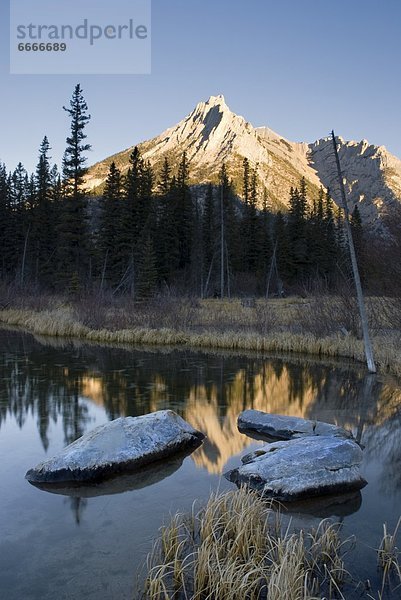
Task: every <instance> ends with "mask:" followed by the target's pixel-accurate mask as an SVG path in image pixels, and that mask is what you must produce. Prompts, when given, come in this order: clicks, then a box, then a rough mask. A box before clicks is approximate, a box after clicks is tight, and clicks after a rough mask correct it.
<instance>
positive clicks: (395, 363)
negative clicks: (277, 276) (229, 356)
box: [0, 297, 401, 375]
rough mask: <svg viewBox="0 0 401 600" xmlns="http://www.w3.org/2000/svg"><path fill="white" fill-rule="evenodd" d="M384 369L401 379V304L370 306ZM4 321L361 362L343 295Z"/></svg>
mask: <svg viewBox="0 0 401 600" xmlns="http://www.w3.org/2000/svg"><path fill="white" fill-rule="evenodd" d="M368 312H369V319H370V328H371V332H372V340H373V347H374V353H375V359H376V362H377V365H378V367H379V369H380V370H381V371H383V372H385V371H387V372H391V373H393V374H395V375H401V343H400V342H401V302H400V301H398V300H394V299H386V298H373V299H369V301H368ZM0 322H2V323H4V324H7V325H12V326H18V327H22V328H23V329H25V330H28V331H31V332H32V333H35V334H40V335H48V336H58V337H74V338H80V339H83V340H88V341H96V342H107V343H118V344H143V345H176V346H189V347H193V348H205V349H207V348H210V349H211V348H221V349H228V350H243V351H259V352H265V353H276V352H285V353H301V354H311V355H316V356H327V357H342V358H349V359H353V360H356V361H360V362H364V351H363V343H362V340H361V336H360V332H359V327H358V314H357V311H356V307H355V305H354V302H353V300H352V299H349V298H342V297H321V298H308V299H301V298H291V299H280V300H269V301H264V300H258V301H256V302H249V303H247V302H243V301H242V302H241V301H240V300H237V299H235V300H225V301H220V300H203V301H198V300H193V299H178V298H171V297H168V298H161V299H157V300H154V301H153V302H149V303H146V304H141V305H138V304H135V303H133V302H130V301H129V300H127V299H124V300H122V299H119V300H114V299H108V300H105V299H103V300H102V301H99V299H98V298H94V297H90V298H82V299H80V300H79V301H75V302H68V303H67V302H65V301H63V300H60V299H57V298H44V299H43V298H42V299H38V298H35V299H29V298H28V299H24V300H23V301H22V300H20V301H15V300H14V301H13V302H9V303H8V306H7V307H6V308H3V310H0Z"/></svg>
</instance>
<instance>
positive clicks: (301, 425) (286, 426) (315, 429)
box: [238, 410, 353, 440]
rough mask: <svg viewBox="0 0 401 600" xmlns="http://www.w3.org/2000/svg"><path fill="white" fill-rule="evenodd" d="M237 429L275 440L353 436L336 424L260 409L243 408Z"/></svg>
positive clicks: (346, 437) (347, 437) (350, 437)
mask: <svg viewBox="0 0 401 600" xmlns="http://www.w3.org/2000/svg"><path fill="white" fill-rule="evenodd" d="M238 429H239V430H240V431H241V432H242V433H248V432H249V433H251V434H253V435H255V434H256V435H259V436H263V437H266V438H269V439H275V440H292V439H294V438H302V437H310V436H330V435H332V436H335V437H339V438H344V439H352V438H353V435H352V433H351V432H350V431H347V430H346V429H343V428H342V427H338V426H337V425H331V424H330V423H324V422H323V421H312V420H309V419H302V418H300V417H287V416H284V415H274V414H271V413H265V412H262V411H260V410H244V411H243V412H242V413H241V414H240V415H239V417H238Z"/></svg>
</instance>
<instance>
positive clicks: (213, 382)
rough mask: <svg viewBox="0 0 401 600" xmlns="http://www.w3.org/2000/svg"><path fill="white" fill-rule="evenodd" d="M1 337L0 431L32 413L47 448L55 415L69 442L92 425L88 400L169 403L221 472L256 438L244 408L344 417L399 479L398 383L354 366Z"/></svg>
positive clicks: (135, 411)
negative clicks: (242, 427)
mask: <svg viewBox="0 0 401 600" xmlns="http://www.w3.org/2000/svg"><path fill="white" fill-rule="evenodd" d="M0 343H1V344H2V348H3V352H2V355H1V363H0V431H1V426H2V423H4V421H5V420H6V419H7V418H10V417H12V418H14V419H15V421H16V423H17V424H18V425H19V427H23V425H24V421H25V419H26V417H27V415H28V414H33V415H35V418H36V422H37V428H38V433H39V435H40V439H41V441H42V444H43V447H44V449H45V450H46V449H47V447H48V445H49V430H50V425H51V423H56V422H58V421H61V423H62V427H63V433H64V443H65V444H68V443H70V442H72V441H73V440H75V439H76V438H77V437H79V436H81V435H82V434H83V433H84V432H85V431H86V430H87V429H88V426H89V421H90V416H89V414H88V400H90V401H91V402H92V403H94V404H96V405H98V406H101V407H103V408H104V409H105V411H106V413H107V416H108V418H109V419H114V418H116V417H118V416H121V415H123V416H126V415H133V416H135V415H140V414H144V413H147V412H151V411H155V410H159V409H163V408H167V407H168V408H173V409H174V410H176V411H177V412H178V413H179V414H181V415H182V416H183V417H184V418H185V419H186V420H188V421H189V422H190V423H191V424H192V425H193V426H194V427H196V428H197V429H199V430H201V431H203V432H204V433H206V435H207V440H206V441H205V443H204V444H203V446H202V447H201V448H199V449H198V450H196V451H195V452H194V454H193V455H192V458H193V460H194V462H195V464H196V465H197V466H198V467H200V468H204V469H207V471H208V472H209V473H212V474H220V473H222V471H223V470H224V467H225V465H226V463H227V461H228V460H229V459H230V457H232V456H233V455H236V454H238V453H240V452H242V451H243V450H244V449H245V448H246V447H247V446H249V445H250V444H251V443H252V440H251V439H250V438H248V437H247V436H245V435H242V434H240V433H239V432H238V429H237V425H236V421H237V416H238V414H239V413H240V412H241V411H242V410H244V409H246V408H255V409H258V410H263V411H267V412H273V413H279V414H288V415H294V416H301V417H307V418H320V419H326V420H327V421H330V422H334V423H336V424H338V425H342V426H343V427H346V428H348V429H352V430H353V431H354V434H355V435H358V437H359V438H360V439H361V441H362V443H363V444H365V445H367V446H368V452H369V453H371V454H373V455H374V454H375V452H376V450H378V449H379V448H380V451H382V450H383V447H382V446H383V439H385V440H386V444H385V447H386V452H387V455H386V456H387V458H386V465H387V466H386V469H385V472H384V473H383V478H384V479H386V478H394V477H395V476H396V477H397V481H399V483H400V484H401V477H400V476H398V473H399V469H398V466H399V464H400V463H401V442H400V441H399V432H400V431H401V417H400V409H399V407H400V401H401V392H400V390H399V389H398V388H397V387H395V386H394V385H393V383H392V382H391V381H387V380H383V379H380V378H374V379H367V378H366V377H365V376H364V374H363V372H362V370H359V369H357V368H355V367H350V366H347V365H338V364H333V365H331V366H330V365H329V366H327V365H323V364H316V363H312V362H310V363H309V364H308V362H305V361H303V362H302V363H299V362H297V361H296V360H294V361H293V362H288V360H287V361H286V362H284V361H282V360H280V359H274V360H273V359H260V358H255V357H253V358H252V357H251V358H248V359H244V358H243V357H239V356H238V357H236V356H230V357H225V356H222V355H216V356H210V355H203V354H202V353H192V354H188V353H187V352H185V351H178V350H173V351H164V352H153V353H145V352H143V351H140V350H132V349H129V350H128V349H127V350H124V349H121V348H104V347H98V346H88V345H84V344H80V343H73V342H68V343H66V342H60V341H57V340H56V341H54V340H53V341H51V340H50V341H49V340H46V343H44V341H43V340H38V339H35V338H34V337H33V336H30V335H26V334H15V333H13V332H8V331H1V332H0ZM391 486H393V482H392V483H391ZM383 487H384V488H385V481H383Z"/></svg>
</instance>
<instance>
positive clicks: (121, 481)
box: [30, 452, 190, 523]
mask: <svg viewBox="0 0 401 600" xmlns="http://www.w3.org/2000/svg"><path fill="white" fill-rule="evenodd" d="M189 455H190V452H182V453H180V454H179V455H177V456H175V457H173V458H170V459H168V460H164V461H161V462H157V463H154V464H152V465H149V466H147V467H143V468H142V469H140V470H137V471H135V472H133V473H125V474H119V475H118V476H116V477H111V478H108V479H105V480H103V481H100V482H98V483H88V484H83V483H82V482H80V483H76V484H74V483H73V482H71V483H68V484H65V483H63V484H62V483H59V484H58V483H32V482H30V483H31V485H33V486H34V487H36V488H38V489H40V490H42V491H44V492H50V493H51V494H60V495H62V496H69V498H70V500H71V505H72V506H73V507H75V506H82V504H83V505H84V506H85V505H86V500H85V499H86V498H95V497H97V496H111V495H114V494H121V493H123V492H129V491H132V490H140V489H142V488H144V487H147V486H150V485H154V484H155V483H158V482H160V481H163V480H164V479H167V477H170V475H172V474H173V473H175V472H176V471H178V469H179V468H180V467H181V465H182V462H183V460H184V458H185V457H186V456H189ZM74 500H75V502H74ZM78 501H81V502H78ZM77 523H79V520H78V519H77Z"/></svg>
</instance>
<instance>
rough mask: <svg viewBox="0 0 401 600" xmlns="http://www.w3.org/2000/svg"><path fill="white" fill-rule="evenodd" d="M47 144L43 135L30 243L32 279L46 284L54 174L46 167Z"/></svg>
mask: <svg viewBox="0 0 401 600" xmlns="http://www.w3.org/2000/svg"><path fill="white" fill-rule="evenodd" d="M49 151H50V145H49V141H48V139H47V137H46V136H45V137H44V138H43V141H42V144H41V146H40V150H39V162H38V164H37V167H36V175H35V184H36V201H35V207H34V209H33V220H32V237H33V246H34V277H35V281H36V282H38V283H41V284H42V285H44V286H50V285H51V283H52V277H53V264H54V254H55V251H56V239H55V235H56V233H55V211H54V203H53V202H52V197H53V189H52V186H53V185H56V182H54V181H53V180H54V173H52V171H51V168H50V157H49Z"/></svg>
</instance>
